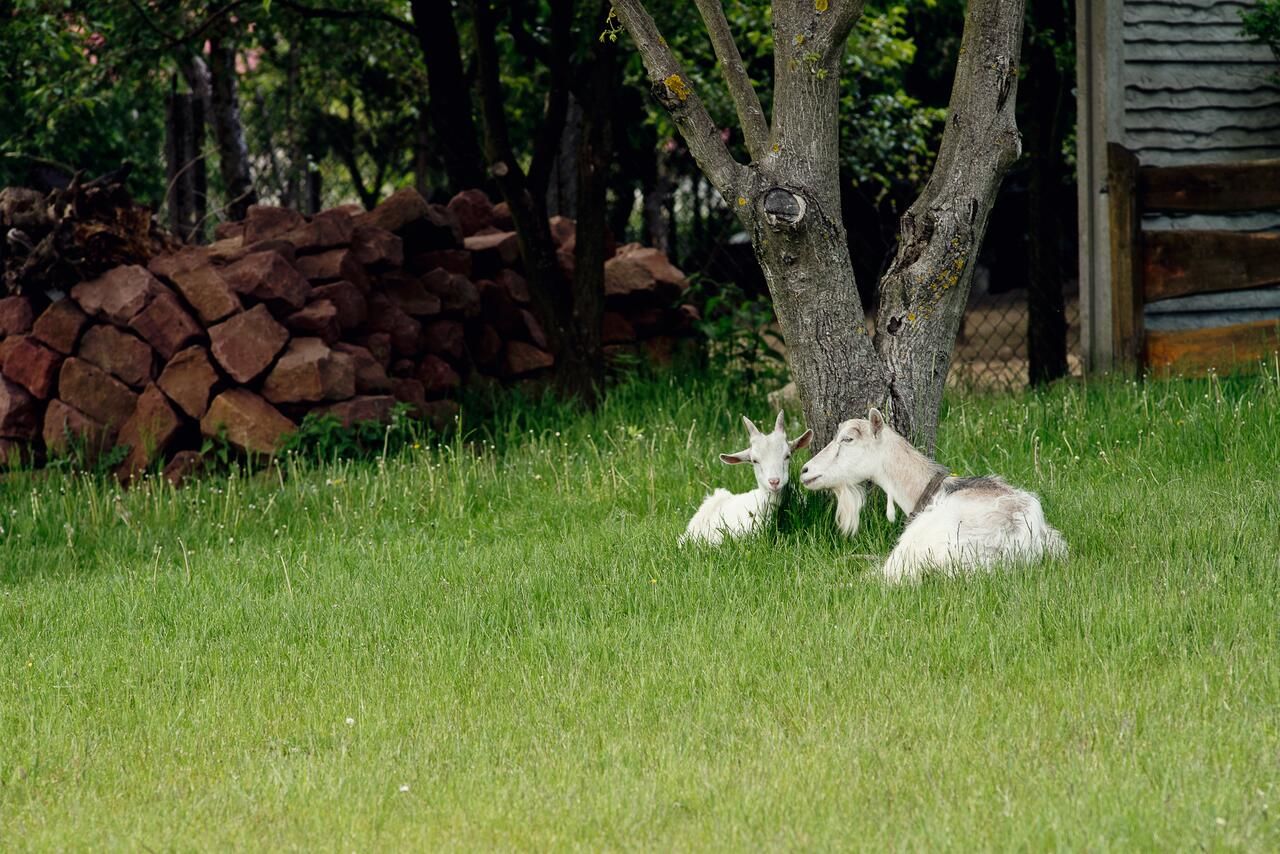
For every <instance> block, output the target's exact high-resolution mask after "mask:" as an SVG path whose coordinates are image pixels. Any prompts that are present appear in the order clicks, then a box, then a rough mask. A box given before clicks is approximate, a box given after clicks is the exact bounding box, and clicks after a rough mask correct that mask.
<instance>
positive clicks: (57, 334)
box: [31, 299, 89, 356]
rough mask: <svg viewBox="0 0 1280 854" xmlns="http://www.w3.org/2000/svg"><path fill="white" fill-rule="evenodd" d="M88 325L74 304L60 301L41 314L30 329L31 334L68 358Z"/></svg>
mask: <svg viewBox="0 0 1280 854" xmlns="http://www.w3.org/2000/svg"><path fill="white" fill-rule="evenodd" d="M88 323H89V318H88V317H86V316H85V313H84V312H83V311H81V310H80V307H79V306H77V305H76V304H75V302H73V301H72V300H69V299H60V300H58V301H57V302H55V303H54V304H53V305H51V306H49V307H48V308H46V309H45V310H44V312H43V313H41V315H40V317H39V318H37V319H36V322H35V324H34V325H33V326H32V327H31V332H32V334H33V335H35V337H36V338H38V339H39V340H40V341H42V342H43V343H45V344H48V345H49V346H50V347H52V348H53V349H55V350H57V351H58V352H59V353H61V354H62V355H64V356H70V355H71V354H72V353H74V352H75V349H76V342H77V341H79V340H80V333H81V332H83V331H84V328H85V326H86V325H87V324H88Z"/></svg>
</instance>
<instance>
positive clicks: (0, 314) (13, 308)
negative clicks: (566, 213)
mask: <svg viewBox="0 0 1280 854" xmlns="http://www.w3.org/2000/svg"><path fill="white" fill-rule="evenodd" d="M468 257H469V256H468ZM34 322H35V313H34V312H33V311H32V309H31V300H29V299H27V298H26V297H23V296H17V297H5V298H4V299H0V338H5V337H7V336H9V335H26V334H27V333H28V332H30V331H31V324H32V323H34Z"/></svg>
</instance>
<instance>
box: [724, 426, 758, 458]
mask: <svg viewBox="0 0 1280 854" xmlns="http://www.w3.org/2000/svg"><path fill="white" fill-rule="evenodd" d="M748 423H750V422H748ZM751 461H752V460H751V449H750V448H747V449H746V450H745V451H738V453H736V454H721V455H720V462H722V463H724V464H725V465H727V466H736V465H741V464H742V463H749V462H751Z"/></svg>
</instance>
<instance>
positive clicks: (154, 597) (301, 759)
mask: <svg viewBox="0 0 1280 854" xmlns="http://www.w3.org/2000/svg"><path fill="white" fill-rule="evenodd" d="M730 388H731V386H730V385H729V384H726V383H717V382H714V381H711V380H700V379H696V378H693V379H690V378H684V379H680V380H669V381H660V382H649V383H641V382H634V383H632V384H630V385H626V386H624V387H622V388H620V389H619V390H617V391H615V392H614V393H613V394H612V395H611V396H610V397H609V399H608V401H607V402H606V404H605V405H604V406H603V408H602V409H601V411H600V412H599V413H597V414H596V415H594V416H590V417H585V416H581V415H573V414H571V413H567V412H564V411H561V410H559V409H557V408H556V407H553V406H550V405H543V406H530V407H524V408H520V407H514V408H511V409H510V410H509V411H507V412H506V414H504V415H503V416H502V417H501V418H500V420H499V421H498V422H497V423H498V424H499V425H500V426H498V427H496V428H494V429H493V430H492V431H491V432H489V433H483V434H481V433H476V434H475V435H474V436H473V439H474V440H476V441H473V442H472V443H471V444H469V445H462V444H456V443H455V444H454V445H451V446H448V447H444V448H435V449H431V448H421V449H410V450H408V451H406V452H405V453H404V454H402V455H397V456H394V457H392V458H389V459H387V460H385V461H384V462H381V463H378V462H369V463H357V464H343V463H335V464H332V465H326V466H323V467H319V468H314V467H312V468H308V467H307V466H304V465H302V464H287V465H286V467H285V468H286V471H285V473H284V474H283V475H282V474H280V473H278V472H277V473H274V474H272V473H261V474H248V475H242V476H237V477H231V478H229V479H228V478H225V477H224V478H216V479H210V480H207V481H205V482H203V483H200V484H197V485H194V486H192V487H189V488H186V489H182V490H179V491H174V490H172V489H170V488H168V487H162V486H160V485H159V484H156V483H151V484H149V485H144V486H143V487H141V488H138V489H135V490H132V491H130V492H127V493H120V492H119V491H118V490H117V489H115V488H113V487H111V486H110V485H108V484H105V483H103V482H101V481H94V480H91V479H88V478H74V477H70V476H66V475H53V476H51V477H50V478H49V479H41V478H36V477H32V476H29V475H17V476H11V477H9V478H8V479H6V480H4V481H2V482H0V513H2V518H0V524H2V526H3V530H2V533H0V643H2V644H3V647H4V652H3V654H2V655H0V848H3V849H5V850H15V849H16V850H22V849H46V850H48V849H59V850H60V849H84V848H128V849H145V850H171V849H220V848H227V847H236V848H267V849H288V848H294V849H304V848H305V849H321V850H327V849H342V850H388V849H389V850H396V849H402V850H403V849H409V850H412V849H423V848H456V849H477V848H495V847H496V848H585V849H601V848H641V849H659V850H662V849H672V848H674V849H759V848H787V849H791V848H805V849H818V850H822V849H831V848H868V849H884V848H895V849H900V848H905V849H917V850H918V849H953V850H971V849H974V848H999V849H1010V848H1020V849H1032V850H1039V849H1045V848H1067V849H1077V850H1079V849H1133V848H1138V849H1175V850H1186V849H1190V848H1195V847H1200V846H1203V847H1206V848H1210V849H1224V848H1240V849H1250V850H1276V849H1277V848H1280V558H1278V556H1277V555H1278V553H1280V532H1278V530H1277V528H1278V526H1280V470H1278V469H1280V466H1278V464H1277V460H1278V459H1280V378H1277V377H1275V376H1271V377H1269V378H1262V379H1255V380H1231V381H1222V382H1195V383H1191V382H1188V383H1155V382H1153V383H1149V384H1147V385H1135V384H1132V383H1125V384H1122V383H1118V382H1112V383H1103V384H1093V385H1089V386H1088V387H1081V386H1067V387H1062V388H1057V389H1054V390H1052V391H1049V392H1045V393H1040V394H1026V395H1021V396H1014V397H1003V398H993V399H987V398H977V397H962V398H957V399H952V400H951V401H950V402H949V405H948V408H947V411H946V413H945V418H944V423H943V425H942V429H941V447H940V451H939V457H940V458H941V459H942V461H943V462H945V463H946V464H948V465H950V466H951V468H952V469H953V470H954V471H955V472H957V473H962V474H980V473H986V472H996V473H999V474H1002V475H1004V476H1006V477H1007V478H1008V479H1009V480H1011V481H1012V482H1014V483H1016V484H1019V485H1022V486H1025V487H1027V488H1029V489H1032V490H1034V491H1036V492H1038V493H1039V494H1040V495H1041V497H1042V499H1043V501H1044V505H1045V510H1046V513H1047V515H1048V518H1049V520H1050V522H1051V523H1052V524H1054V525H1055V526H1057V527H1058V528H1060V529H1061V530H1062V532H1063V533H1064V535H1065V536H1066V538H1067V540H1068V542H1069V543H1070V546H1071V550H1072V555H1071V558H1070V560H1069V561H1066V562H1065V563H1050V564H1045V565H1043V566H1040V567H1036V568H1032V569H1025V570H1020V571H1006V572H1002V573H998V574H995V575H991V576H984V577H980V578H977V579H974V580H970V581H944V580H932V581H928V582H926V583H924V584H922V585H920V586H918V587H907V588H894V589H891V588H886V587H885V586H883V585H882V584H880V583H878V582H876V581H875V580H873V579H872V577H871V576H870V568H871V566H872V565H873V563H874V562H875V561H877V560H883V558H884V556H885V555H886V554H887V553H888V551H889V549H890V547H891V545H892V543H893V539H894V536H895V531H896V529H895V528H894V527H891V526H890V525H888V523H886V522H885V521H884V518H883V498H882V497H881V496H879V495H876V496H875V497H874V498H873V500H872V502H870V503H869V504H868V508H867V509H866V511H864V517H863V518H864V529H863V531H862V532H861V533H860V534H859V536H858V538H857V539H855V540H853V541H845V540H842V539H840V538H839V537H838V536H837V535H836V533H835V530H834V526H833V525H832V523H831V521H830V509H829V506H828V505H827V504H826V503H825V499H814V500H810V501H805V500H804V499H805V498H807V496H804V495H799V494H793V495H791V496H790V497H789V502H790V503H789V505H788V512H787V513H786V514H784V518H783V519H782V520H781V521H780V523H779V525H778V526H777V529H776V530H771V531H769V532H768V533H766V534H762V535H761V536H758V537H756V538H754V539H752V540H750V541H747V542H742V543H734V544H730V545H728V546H726V547H724V548H722V549H720V550H709V549H694V550H689V551H681V550H678V549H677V548H676V547H675V539H676V536H677V535H678V534H679V533H680V532H681V531H682V530H683V527H684V525H685V523H686V522H687V520H688V518H689V516H690V515H691V514H692V513H693V511H694V509H695V508H696V506H697V504H698V502H699V501H700V499H701V498H702V496H703V494H704V493H705V491H707V490H708V489H709V488H710V487H712V486H729V487H731V488H734V489H746V488H747V487H748V485H749V484H750V483H751V482H752V481H751V474H750V472H748V471H746V470H745V467H743V468H732V469H730V468H725V467H723V466H721V465H720V464H719V462H718V461H716V460H715V453H716V452H718V451H723V450H736V449H739V448H740V447H741V446H743V445H744V444H745V441H744V438H745V434H744V433H743V431H742V429H741V426H740V424H739V422H738V417H737V416H738V414H739V412H740V411H742V410H743V408H744V406H745V407H749V410H748V411H749V413H750V414H751V415H752V416H753V417H755V418H757V420H764V419H766V418H767V417H768V414H769V413H768V409H767V407H766V406H765V404H764V403H763V402H762V400H757V399H749V400H742V399H740V397H739V395H738V393H737V392H734V391H730ZM795 426H798V424H797V425H795ZM557 431H558V432H557ZM793 432H794V431H793ZM481 437H483V442H484V444H483V446H482V449H481V448H480V447H479V446H478V445H477V444H476V442H477V441H479V440H480V439H481ZM801 456H803V455H801ZM796 468H797V469H798V464H797V466H796ZM794 474H795V472H793V476H794ZM873 511H874V512H873ZM899 524H901V523H899Z"/></svg>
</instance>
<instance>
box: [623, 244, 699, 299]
mask: <svg viewBox="0 0 1280 854" xmlns="http://www.w3.org/2000/svg"><path fill="white" fill-rule="evenodd" d="M618 262H625V263H626V264H636V265H639V266H641V267H643V268H644V269H645V271H646V272H647V273H648V274H649V275H650V276H651V277H652V278H653V280H654V286H655V287H656V288H657V290H658V291H660V292H661V293H662V294H663V295H664V296H667V297H671V298H674V297H676V296H678V295H679V294H680V293H681V292H682V291H684V290H685V289H686V288H687V287H688V285H689V283H688V280H687V279H686V278H685V275H684V273H682V272H680V270H678V269H677V268H676V267H675V266H673V265H672V263H671V262H670V261H669V260H667V256H666V255H665V254H663V252H662V251H661V250H658V249H654V248H653V247H652V246H637V245H635V244H629V245H627V246H624V247H622V248H621V249H619V250H618V255H617V256H616V257H614V258H610V259H609V260H608V261H606V262H605V282H606V287H605V293H606V295H608V277H609V266H610V265H611V264H616V263H618ZM628 275H630V273H628Z"/></svg>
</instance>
